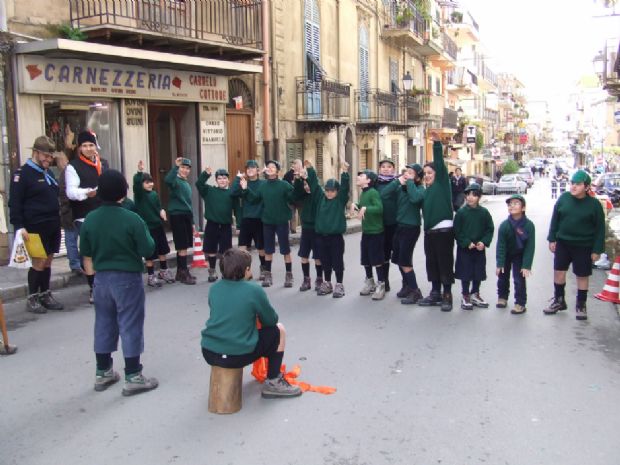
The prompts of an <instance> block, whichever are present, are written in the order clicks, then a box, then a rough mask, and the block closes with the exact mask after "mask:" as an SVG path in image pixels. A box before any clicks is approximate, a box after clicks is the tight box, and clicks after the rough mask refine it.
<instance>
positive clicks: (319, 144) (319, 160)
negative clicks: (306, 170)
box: [316, 139, 323, 179]
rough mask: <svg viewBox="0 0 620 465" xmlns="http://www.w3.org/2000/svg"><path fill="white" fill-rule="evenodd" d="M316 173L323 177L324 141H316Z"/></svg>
mask: <svg viewBox="0 0 620 465" xmlns="http://www.w3.org/2000/svg"><path fill="white" fill-rule="evenodd" d="M316 175H317V177H318V178H319V179H323V141H322V140H318V139H317V141H316Z"/></svg>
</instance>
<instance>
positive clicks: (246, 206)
mask: <svg viewBox="0 0 620 465" xmlns="http://www.w3.org/2000/svg"><path fill="white" fill-rule="evenodd" d="M240 181H241V178H239V177H238V176H235V180H234V181H233V183H232V186H231V188H230V190H231V192H232V195H234V196H235V197H237V198H238V199H239V200H240V203H241V214H240V215H239V216H240V218H237V223H240V222H241V219H242V218H259V219H260V218H261V217H262V216H263V202H262V201H261V200H260V199H255V200H254V201H252V200H250V199H248V198H247V196H246V195H244V193H243V190H242V189H241V185H240V183H239V182H240ZM265 182H266V181H265V180H264V179H260V178H257V179H255V180H254V181H251V180H249V179H248V189H249V190H252V191H256V190H257V189H258V188H259V187H260V186H261V184H263V183H265Z"/></svg>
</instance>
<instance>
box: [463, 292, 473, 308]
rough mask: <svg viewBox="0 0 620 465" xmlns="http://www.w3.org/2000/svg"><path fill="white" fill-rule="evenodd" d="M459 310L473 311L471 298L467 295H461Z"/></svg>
mask: <svg viewBox="0 0 620 465" xmlns="http://www.w3.org/2000/svg"><path fill="white" fill-rule="evenodd" d="M461 308H462V309H463V310H473V309H474V304H473V303H472V301H471V296H470V295H469V294H463V297H462V299H461Z"/></svg>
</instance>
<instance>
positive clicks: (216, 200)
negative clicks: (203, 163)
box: [196, 171, 239, 224]
mask: <svg viewBox="0 0 620 465" xmlns="http://www.w3.org/2000/svg"><path fill="white" fill-rule="evenodd" d="M210 177H211V175H209V174H207V173H206V171H203V172H202V173H200V176H198V179H197V180H196V188H197V189H198V193H199V194H200V197H202V200H203V201H204V203H205V219H206V220H207V221H213V222H215V223H219V224H232V222H233V218H232V217H233V213H237V207H238V205H239V202H238V200H237V199H236V198H235V197H234V196H233V195H232V191H231V190H230V189H221V188H219V187H216V186H210V185H209V184H207V181H208V180H209V178H210Z"/></svg>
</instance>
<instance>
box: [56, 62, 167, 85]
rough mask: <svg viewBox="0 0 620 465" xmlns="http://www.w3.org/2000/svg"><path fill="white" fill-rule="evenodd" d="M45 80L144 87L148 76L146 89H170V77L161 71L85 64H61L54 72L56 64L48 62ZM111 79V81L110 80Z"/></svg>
mask: <svg viewBox="0 0 620 465" xmlns="http://www.w3.org/2000/svg"><path fill="white" fill-rule="evenodd" d="M84 71H86V72H84ZM44 74H45V80H46V81H49V82H53V81H54V80H56V81H57V82H66V83H69V82H72V83H73V84H98V85H100V86H108V85H111V86H112V87H129V88H132V87H134V86H135V87H137V88H138V89H144V88H145V81H146V78H147V77H148V84H147V85H148V87H147V88H148V89H158V90H170V83H171V78H170V75H168V74H162V73H157V74H156V73H145V72H143V71H138V72H137V73H136V72H135V71H131V70H123V69H113V70H110V69H108V68H97V67H91V66H87V67H86V68H83V67H82V66H79V65H76V66H67V65H63V66H61V67H60V68H58V72H57V73H56V65H54V64H53V63H48V64H47V66H46V67H45V73H44ZM84 74H85V75H86V79H85V80H84V82H83V80H82V76H83V75H84ZM110 79H111V81H110Z"/></svg>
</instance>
